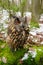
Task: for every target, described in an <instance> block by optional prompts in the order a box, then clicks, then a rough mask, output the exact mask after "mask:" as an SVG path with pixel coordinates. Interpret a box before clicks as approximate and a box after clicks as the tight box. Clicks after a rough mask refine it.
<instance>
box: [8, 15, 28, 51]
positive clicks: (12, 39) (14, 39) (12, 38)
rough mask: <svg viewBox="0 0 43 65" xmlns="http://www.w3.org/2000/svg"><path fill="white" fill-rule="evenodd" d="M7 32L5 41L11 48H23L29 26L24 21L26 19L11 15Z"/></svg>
mask: <svg viewBox="0 0 43 65" xmlns="http://www.w3.org/2000/svg"><path fill="white" fill-rule="evenodd" d="M7 34H8V37H7V39H8V40H7V43H8V45H9V47H10V48H11V50H15V49H16V50H18V49H21V48H23V46H24V44H26V43H27V38H28V35H29V27H28V25H27V23H26V19H25V18H23V17H16V16H13V17H12V20H11V21H10V23H9V26H8V32H7Z"/></svg>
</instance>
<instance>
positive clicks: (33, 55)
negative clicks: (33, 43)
mask: <svg viewBox="0 0 43 65" xmlns="http://www.w3.org/2000/svg"><path fill="white" fill-rule="evenodd" d="M28 52H29V53H31V55H32V57H33V58H35V57H36V54H37V52H36V49H35V51H28Z"/></svg>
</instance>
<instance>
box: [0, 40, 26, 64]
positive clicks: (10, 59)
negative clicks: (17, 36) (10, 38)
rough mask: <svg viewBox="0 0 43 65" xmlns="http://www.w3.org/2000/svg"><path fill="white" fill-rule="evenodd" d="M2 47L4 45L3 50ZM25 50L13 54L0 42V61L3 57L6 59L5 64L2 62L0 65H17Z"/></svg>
mask: <svg viewBox="0 0 43 65" xmlns="http://www.w3.org/2000/svg"><path fill="white" fill-rule="evenodd" d="M2 45H5V46H4V48H1V46H2ZM25 52H26V50H25V49H21V50H18V51H15V52H11V50H10V48H9V47H8V45H7V44H6V43H5V42H3V41H1V40H0V59H1V58H2V57H5V58H6V59H7V63H4V62H3V61H2V60H1V61H0V65H17V63H18V62H19V60H20V58H21V57H23V55H24V53H25Z"/></svg>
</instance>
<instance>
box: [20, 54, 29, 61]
mask: <svg viewBox="0 0 43 65" xmlns="http://www.w3.org/2000/svg"><path fill="white" fill-rule="evenodd" d="M26 59H28V53H25V55H24V57H23V58H22V59H21V60H22V61H23V60H26Z"/></svg>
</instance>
